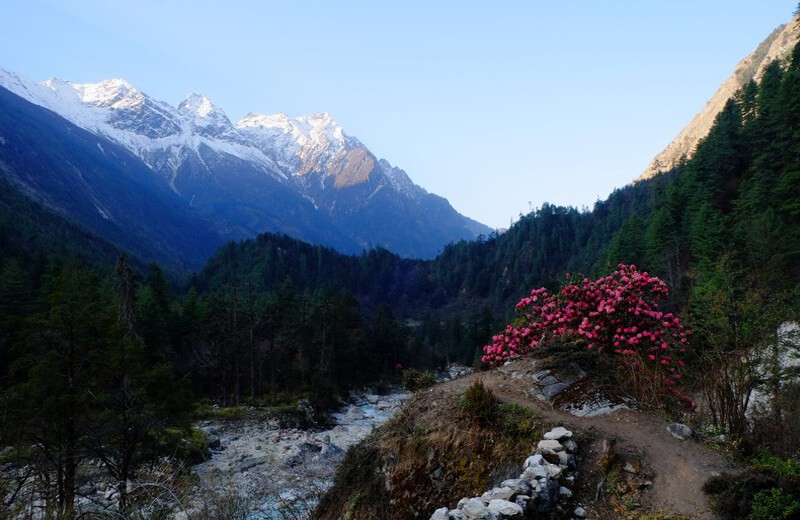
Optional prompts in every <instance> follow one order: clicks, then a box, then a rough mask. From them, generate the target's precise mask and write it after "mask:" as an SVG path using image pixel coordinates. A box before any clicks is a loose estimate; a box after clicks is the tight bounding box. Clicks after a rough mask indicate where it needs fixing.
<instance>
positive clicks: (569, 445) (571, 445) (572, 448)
mask: <svg viewBox="0 0 800 520" xmlns="http://www.w3.org/2000/svg"><path fill="white" fill-rule="evenodd" d="M561 444H562V445H563V446H564V449H565V450H567V451H568V452H570V453H575V452H576V451H578V443H577V442H575V441H573V440H572V439H567V440H564V441H561Z"/></svg>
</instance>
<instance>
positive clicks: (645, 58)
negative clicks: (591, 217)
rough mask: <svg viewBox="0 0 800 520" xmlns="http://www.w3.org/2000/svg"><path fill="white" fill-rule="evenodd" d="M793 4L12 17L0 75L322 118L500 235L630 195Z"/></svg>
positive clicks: (159, 7)
mask: <svg viewBox="0 0 800 520" xmlns="http://www.w3.org/2000/svg"><path fill="white" fill-rule="evenodd" d="M796 5H797V3H796V2H795V1H793V0H749V1H744V0H741V1H730V0H661V1H655V0H642V1H635V0H608V1H604V2H598V1H597V0H591V1H590V0H573V1H571V2H556V1H552V0H550V1H546V2H545V1H540V0H527V1H523V0H520V1H495V2H486V1H471V0H457V1H435V0H405V1H376V0H372V1H366V0H365V1H349V0H337V1H314V2H312V1H303V0H275V1H267V0H217V1H212V0H124V1H123V0H8V1H7V2H4V5H3V7H2V23H1V24H0V26H2V29H0V66H2V67H5V68H7V69H10V70H12V71H14V72H17V73H19V74H22V75H24V76H27V77H29V78H31V79H34V80H37V81H42V80H45V79H47V78H49V77H58V78H61V79H66V80H71V81H75V82H96V81H99V80H102V79H107V78H112V77H115V78H124V79H126V80H128V81H129V82H131V83H132V84H134V85H135V86H136V87H138V88H139V89H140V90H142V91H144V92H146V93H148V94H149V95H151V96H153V97H155V98H156V99H160V100H163V101H167V102H169V103H170V104H173V105H177V104H178V103H179V102H180V101H181V100H183V99H184V98H185V97H186V95H187V94H189V93H190V92H197V93H201V94H205V95H207V96H208V97H210V98H211V99H212V101H214V103H215V104H216V105H217V106H219V107H220V108H222V109H223V110H225V112H226V113H227V114H228V116H229V117H230V118H231V120H233V121H234V122H235V121H237V120H238V119H239V118H240V117H242V116H243V115H244V114H246V113H248V112H257V113H266V114H271V113H276V112H285V113H287V114H289V115H292V116H297V115H302V114H307V113H312V112H319V111H325V112H329V113H331V114H332V115H333V117H334V118H335V119H336V120H337V121H338V122H339V123H340V124H341V125H342V126H343V127H344V129H345V132H347V133H348V134H350V135H353V136H356V137H358V138H359V139H360V140H361V141H362V142H363V143H364V144H366V145H367V147H368V148H370V149H371V150H372V151H373V153H375V155H377V156H378V157H383V158H385V159H387V160H388V161H390V162H391V163H392V164H394V165H396V166H399V167H400V168H402V169H404V170H406V172H407V173H408V174H409V175H410V176H411V178H412V179H413V180H414V181H415V182H416V183H417V184H420V185H421V186H423V187H424V188H426V189H427V190H429V191H432V192H434V193H437V194H439V195H442V196H444V197H447V198H448V199H449V200H450V202H451V203H452V204H453V205H454V206H455V208H456V209H458V210H459V211H461V212H462V213H464V214H466V215H468V216H470V217H473V218H475V219H477V220H479V221H481V222H484V223H486V224H488V225H490V226H493V227H507V226H508V225H509V222H510V220H511V219H514V220H516V218H517V217H518V215H519V214H520V213H527V212H528V211H529V209H530V208H531V207H534V208H535V207H538V206H540V205H541V204H542V202H545V201H548V202H553V203H557V204H564V205H572V206H576V207H581V206H584V205H586V206H591V205H592V204H594V202H595V201H596V200H597V199H603V198H605V197H606V196H607V195H608V194H609V193H610V192H611V191H612V190H613V189H614V188H617V187H621V186H624V185H625V184H627V183H629V182H630V181H631V180H632V179H634V178H636V177H637V176H638V175H639V174H640V173H641V172H642V170H644V168H645V167H646V166H647V164H648V163H649V162H650V159H652V157H653V156H654V155H655V154H656V153H657V152H659V151H660V150H661V149H662V148H663V147H664V146H666V144H668V143H669V141H670V140H671V139H672V138H673V137H674V136H675V134H676V133H677V132H678V131H679V130H680V129H681V128H682V127H683V126H684V125H685V124H686V123H688V122H689V120H690V119H691V118H692V117H693V116H694V114H695V113H696V112H698V111H699V110H700V108H702V106H703V105H704V104H705V103H706V101H707V100H708V99H709V98H710V97H711V95H712V94H713V93H714V91H715V90H716V88H717V86H719V84H720V83H721V82H722V81H723V80H724V79H725V78H726V77H727V76H728V75H729V74H730V73H731V72H732V70H733V68H734V66H735V65H736V63H737V62H738V61H739V60H740V59H741V58H743V57H744V56H746V55H747V54H748V53H750V52H751V51H752V50H753V49H755V47H756V46H757V45H758V43H760V42H761V41H762V40H763V39H764V38H765V37H766V36H767V35H768V34H769V33H770V32H771V31H772V30H773V29H774V28H775V27H777V26H778V25H780V24H782V23H786V22H788V21H789V20H790V19H791V16H792V12H793V11H794V9H795V7H796Z"/></svg>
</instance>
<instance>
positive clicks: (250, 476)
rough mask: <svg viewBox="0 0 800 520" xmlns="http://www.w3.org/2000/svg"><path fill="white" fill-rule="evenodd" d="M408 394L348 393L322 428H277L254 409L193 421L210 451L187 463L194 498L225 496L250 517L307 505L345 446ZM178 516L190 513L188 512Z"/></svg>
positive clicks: (326, 483)
mask: <svg viewBox="0 0 800 520" xmlns="http://www.w3.org/2000/svg"><path fill="white" fill-rule="evenodd" d="M410 395H411V394H409V393H407V392H405V391H404V390H400V389H395V390H394V391H391V392H389V393H387V394H385V395H377V394H370V393H359V394H354V395H353V396H351V398H350V401H349V403H348V404H347V405H346V406H344V407H343V408H341V409H340V410H338V411H337V412H336V413H334V414H332V423H333V424H334V426H332V427H331V428H329V429H325V430H316V431H314V430H303V429H299V428H281V426H280V424H279V422H278V421H277V420H276V419H274V418H269V417H267V416H259V415H258V414H253V415H252V416H248V417H246V418H243V419H239V420H235V421H203V422H202V423H200V424H198V425H197V426H198V427H199V428H200V429H201V430H203V431H204V432H205V433H206V436H207V437H208V439H209V446H210V454H211V456H210V458H209V460H207V461H206V462H203V463H202V464H199V465H197V466H195V467H194V468H193V473H194V474H195V475H196V476H197V480H198V484H197V487H196V493H195V495H196V498H195V500H196V501H204V500H206V499H207V498H208V493H216V494H221V495H225V496H227V497H228V498H227V499H228V500H231V499H235V500H237V501H240V502H241V503H242V504H241V507H247V508H249V509H251V510H252V511H254V515H253V516H254V518H282V517H283V516H282V511H283V510H290V511H291V515H294V514H296V513H297V511H296V510H297V509H303V510H305V509H308V508H310V507H313V503H314V502H315V498H316V497H317V496H318V495H319V494H320V493H321V492H323V491H324V490H325V489H326V488H327V487H329V486H330V482H331V481H332V479H333V476H334V474H335V472H336V466H337V464H338V463H339V462H340V461H341V459H342V458H343V457H344V453H345V451H346V450H347V448H349V447H350V446H352V445H353V444H355V443H357V442H359V441H361V440H362V439H363V438H364V437H366V436H367V435H368V434H369V432H371V431H372V430H373V429H374V428H375V427H377V426H378V425H380V424H382V423H383V422H385V421H387V420H388V419H389V418H391V417H392V415H394V413H395V412H396V411H397V410H398V409H399V407H400V406H401V405H402V403H403V401H405V400H406V399H407V398H408V397H410ZM219 498H224V497H219ZM245 502H246V504H245ZM206 505H208V504H206ZM180 516H186V517H191V511H188V514H186V515H179V517H180ZM284 516H290V515H289V514H287V515H284Z"/></svg>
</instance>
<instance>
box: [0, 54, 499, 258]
mask: <svg viewBox="0 0 800 520" xmlns="http://www.w3.org/2000/svg"><path fill="white" fill-rule="evenodd" d="M0 87H2V89H5V91H7V92H6V95H4V96H2V99H3V100H5V101H4V103H5V104H6V105H8V107H9V108H8V110H6V112H13V111H17V112H19V111H20V110H21V111H22V112H26V113H27V114H29V115H33V114H36V115H35V116H34V119H35V118H37V117H38V118H40V119H43V120H48V121H50V122H52V121H51V119H52V116H51V115H45V113H46V112H47V111H51V112H53V113H55V114H57V115H58V116H60V117H61V118H63V119H66V121H68V122H69V123H71V124H72V125H74V126H75V127H77V128H78V129H80V130H83V131H85V132H87V133H89V134H91V135H92V136H93V137H91V138H88V137H86V136H82V137H81V139H83V140H84V141H86V140H93V141H96V143H94V144H95V145H96V146H95V148H96V149H97V150H98V151H100V150H102V151H108V150H114V153H116V154H122V153H123V151H124V153H125V155H126V159H125V161H120V160H116V161H111V162H108V161H106V163H103V164H102V166H101V167H100V166H98V167H97V168H100V169H102V170H103V171H104V172H105V173H106V174H107V175H108V176H109V177H108V178H119V177H125V178H129V179H130V180H131V181H133V182H138V183H141V184H143V185H153V186H157V187H158V188H159V189H162V190H163V191H167V192H169V193H168V194H167V195H165V196H166V197H167V198H168V199H169V200H170V204H172V205H175V204H177V205H178V206H180V207H181V212H183V213H185V214H187V215H193V217H192V219H193V220H194V222H195V223H198V225H200V226H201V227H204V228H206V229H207V230H208V231H207V233H210V234H212V235H214V236H215V237H216V239H215V240H211V241H210V242H209V243H210V244H213V245H214V246H216V245H218V244H219V243H221V242H222V241H225V240H231V239H240V238H245V237H251V236H254V235H255V234H257V233H260V232H265V231H272V232H283V233H286V234H288V235H290V236H293V237H296V238H299V239H301V240H306V241H309V242H312V243H319V244H325V245H329V246H332V247H334V248H336V249H339V250H340V251H343V252H346V253H357V252H360V251H361V250H363V249H367V248H370V247H378V246H379V247H386V248H387V249H389V250H391V251H394V252H396V253H398V254H400V255H403V256H407V257H420V258H430V257H433V256H435V255H436V254H438V253H439V251H440V250H441V248H442V247H443V246H444V245H445V244H447V243H449V242H453V241H458V240H460V239H471V238H474V237H475V236H477V235H478V234H481V233H488V232H489V231H490V230H489V228H487V227H486V226H483V225H482V224H479V223H477V222H475V221H473V220H471V219H469V218H467V217H464V216H462V215H460V214H459V213H458V212H456V211H455V210H454V209H453V208H452V207H451V206H450V204H449V203H448V202H447V201H446V200H445V199H443V198H441V197H438V196H436V195H433V194H430V193H428V192H426V191H425V190H424V189H422V188H420V187H419V186H417V185H415V184H414V183H413V182H412V181H411V180H410V178H409V177H408V176H407V175H406V173H405V172H403V171H402V170H400V169H398V168H395V167H393V166H391V165H390V164H389V163H388V162H387V161H385V160H379V159H378V158H376V157H375V156H374V155H373V154H372V153H371V152H370V151H369V150H368V149H367V148H366V147H365V146H364V145H363V144H362V143H361V142H360V141H359V140H358V139H356V138H354V137H351V136H349V135H347V134H346V133H345V132H344V130H343V129H342V128H341V126H339V125H338V124H337V123H336V121H334V120H333V118H332V117H331V116H330V115H329V114H326V113H318V114H312V115H309V116H301V117H297V118H291V117H289V116H287V115H285V114H276V115H261V114H252V113H251V114H248V115H247V116H245V117H244V118H242V120H240V121H239V122H237V123H235V124H234V123H233V122H231V120H230V119H229V118H228V117H227V115H226V114H225V113H224V112H223V111H222V110H221V109H220V108H218V107H217V106H215V105H214V104H213V103H212V102H211V100H209V99H208V98H207V97H205V96H201V95H198V94H191V95H190V96H189V97H187V99H186V100H185V101H183V102H182V103H180V104H179V105H178V106H177V107H173V106H171V105H169V104H167V103H164V102H161V101H158V100H155V99H153V98H151V97H150V96H148V95H147V94H145V93H143V92H141V91H139V90H138V89H136V88H135V87H134V86H133V85H131V84H129V83H127V82H126V81H124V80H118V79H114V80H106V81H102V82H100V83H96V84H78V83H72V82H68V81H62V80H57V79H50V80H47V81H45V82H43V83H41V84H37V83H34V82H32V81H29V80H27V79H25V78H22V77H20V76H18V75H16V74H14V73H12V72H9V71H5V70H2V69H0ZM2 89H0V90H2ZM15 98H16V99H15ZM20 98H21V99H20ZM25 102H27V103H30V104H32V105H35V106H37V108H43V109H47V110H45V111H38V112H37V111H36V110H35V109H32V108H23V104H24V103H25ZM31 122H32V123H33V124H32V125H30V126H24V125H23V126H24V128H23V127H21V126H19V125H16V123H15V122H14V119H13V118H11V119H10V120H7V121H6V123H5V124H4V125H3V126H1V127H0V135H2V136H4V138H6V136H8V138H13V137H18V134H19V133H25V138H24V139H22V141H23V142H24V143H25V146H26V147H27V149H26V150H27V153H28V155H29V156H30V157H37V160H39V161H42V160H44V158H43V157H42V156H45V155H48V153H49V152H48V151H44V150H39V145H40V144H41V143H44V142H47V141H48V140H52V139H55V140H56V141H58V142H62V143H64V142H65V140H66V141H69V140H70V139H73V138H75V136H76V135H78V134H79V132H78V131H77V130H67V131H66V132H63V131H62V130H63V128H66V126H64V125H59V124H55V125H50V124H48V125H39V124H36V121H31ZM42 132H49V134H47V135H45V134H44V133H42ZM53 132H55V133H56V134H58V136H57V137H54V135H53ZM65 147H66V148H69V146H65ZM78 148H80V146H79V147H78ZM39 152H41V153H39ZM65 153H66V152H65ZM37 154H38V155H37ZM20 155H21V150H19V149H17V150H10V149H9V148H7V147H5V148H4V147H0V161H2V164H0V165H1V166H2V168H0V171H2V173H3V174H4V175H5V176H6V177H8V178H10V179H11V180H12V181H13V182H14V183H15V184H17V185H19V186H21V187H23V188H24V191H26V192H27V193H29V194H31V195H32V196H34V197H35V198H37V199H38V200H41V201H43V202H45V203H47V204H48V205H50V206H51V207H56V208H58V209H60V210H62V211H64V212H66V213H67V214H68V215H70V216H72V217H73V218H75V219H76V220H78V221H79V222H82V223H86V221H87V219H85V218H84V219H83V220H82V219H81V218H79V217H78V215H75V214H73V213H72V212H71V211H70V209H69V204H67V203H65V202H64V201H62V200H60V199H59V198H58V197H57V196H55V194H54V191H57V190H52V189H50V190H48V189H44V186H45V185H47V183H48V180H45V179H42V178H38V179H33V178H31V176H30V175H26V174H25V170H28V171H30V170H31V168H29V167H28V165H27V164H26V163H24V162H20V160H19V157H20ZM89 155H90V156H94V155H97V154H94V153H93V154H89ZM64 158H65V159H67V162H70V161H71V160H72V159H73V158H72V157H68V156H67V157H62V159H64ZM51 159H53V160H56V158H54V157H51ZM94 159H98V158H97V157H95V158H94ZM73 166H75V168H73V169H72V170H74V171H73V175H78V176H79V175H80V174H81V170H80V167H77V166H76V165H74V164H73ZM95 166H96V165H95ZM95 166H93V168H95ZM52 167H55V168H59V166H52ZM82 167H86V165H83V166H82ZM38 168H39V169H41V168H42V165H39V166H38ZM97 168H95V169H97ZM120 168H122V169H125V168H134V169H136V170H137V171H136V173H131V172H127V171H126V174H125V175H119V173H118V172H117V171H115V170H118V169H120ZM128 173H130V175H128ZM64 175H67V176H69V173H65V174H64ZM108 178H107V179H106V180H108ZM49 180H52V178H51V179H49ZM84 180H86V179H84ZM93 182H100V181H98V180H96V179H95V180H94V181H91V180H90V181H86V182H83V183H82V184H80V183H79V184H80V186H81V187H82V188H79V187H78V186H74V188H75V189H76V190H77V191H74V192H70V193H69V194H67V193H62V195H63V196H66V197H68V198H72V199H80V198H88V199H91V200H93V201H94V202H96V204H95V205H96V206H98V207H106V206H113V207H114V209H115V212H116V213H119V212H120V210H121V208H124V207H126V206H127V205H129V204H128V203H127V201H125V200H116V199H115V200H114V201H113V204H112V202H111V201H107V200H105V199H103V198H102V197H100V196H98V195H97V194H96V193H94V192H93V191H92V190H93V189H94V188H95V184H93ZM95 191H96V190H95ZM129 195H130V197H132V198H135V197H137V196H140V195H141V194H140V193H139V190H137V189H130V190H129ZM103 212H105V213H106V214H107V215H109V212H108V211H107V209H104V210H100V209H97V213H98V215H100V217H101V218H103V217H102V213H103ZM90 213H91V211H90ZM88 220H91V219H88ZM105 220H111V219H110V218H109V219H105ZM118 222H121V221H120V220H118ZM140 223H141V225H142V226H143V227H145V228H147V227H148V223H147V219H144V220H143V221H141V222H140ZM90 229H92V230H93V231H99V230H97V229H95V228H90ZM141 234H143V235H145V236H146V235H148V234H149V231H146V230H145V231H142V233H141ZM185 253H186V255H187V256H188V257H191V258H193V259H199V258H200V257H203V256H204V255H205V253H200V252H199V251H198V250H191V251H186V252H185Z"/></svg>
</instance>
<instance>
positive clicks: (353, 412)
mask: <svg viewBox="0 0 800 520" xmlns="http://www.w3.org/2000/svg"><path fill="white" fill-rule="evenodd" d="M344 418H345V419H346V420H348V421H359V420H361V419H363V418H364V410H362V409H361V408H359V407H358V406H351V407H350V408H348V409H347V413H345V414H344Z"/></svg>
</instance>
